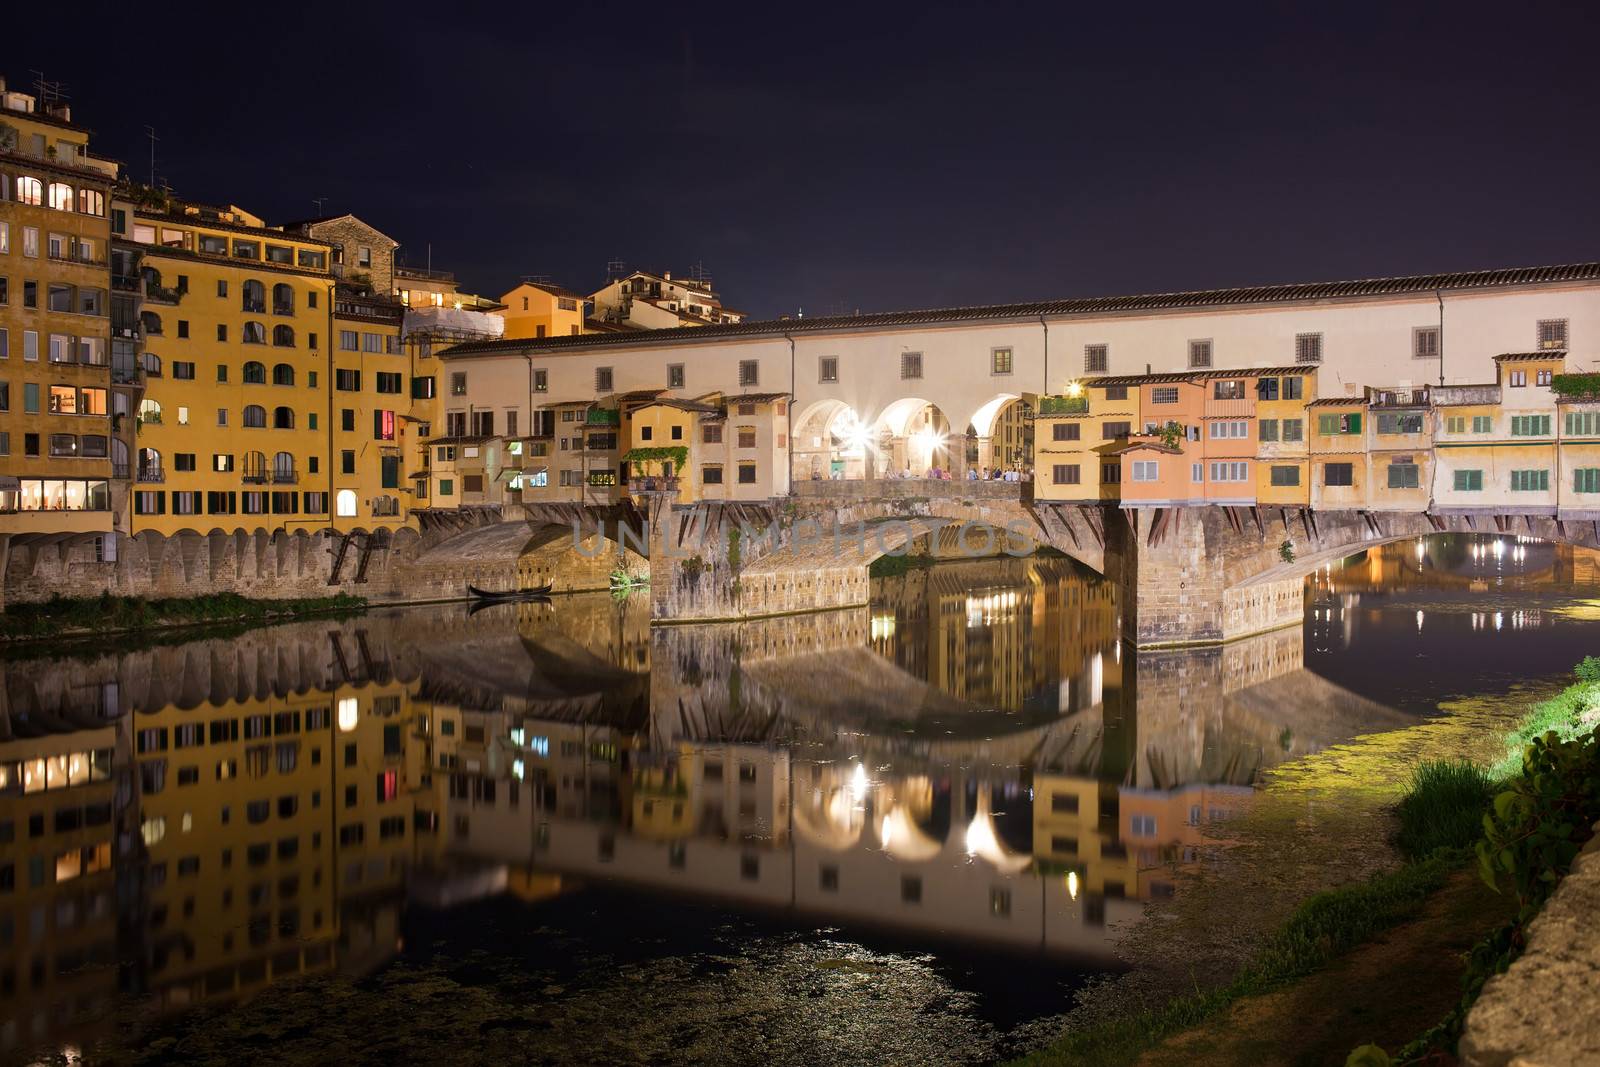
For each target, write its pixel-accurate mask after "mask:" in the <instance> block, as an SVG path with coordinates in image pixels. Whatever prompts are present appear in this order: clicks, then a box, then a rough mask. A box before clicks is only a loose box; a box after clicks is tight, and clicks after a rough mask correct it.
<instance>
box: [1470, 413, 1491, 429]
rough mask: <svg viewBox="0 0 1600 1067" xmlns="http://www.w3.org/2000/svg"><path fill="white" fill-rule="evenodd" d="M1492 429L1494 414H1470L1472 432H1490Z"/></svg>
mask: <svg viewBox="0 0 1600 1067" xmlns="http://www.w3.org/2000/svg"><path fill="white" fill-rule="evenodd" d="M1493 431H1494V416H1493V415H1474V416H1472V432H1473V433H1492V432H1493Z"/></svg>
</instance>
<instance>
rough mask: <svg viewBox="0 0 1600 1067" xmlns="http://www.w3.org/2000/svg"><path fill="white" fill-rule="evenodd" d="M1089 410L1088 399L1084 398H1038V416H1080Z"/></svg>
mask: <svg viewBox="0 0 1600 1067" xmlns="http://www.w3.org/2000/svg"><path fill="white" fill-rule="evenodd" d="M1088 410H1089V398H1088V397H1086V396H1041V397H1040V398H1039V414H1041V415H1081V414H1083V413H1084V412H1086V411H1088Z"/></svg>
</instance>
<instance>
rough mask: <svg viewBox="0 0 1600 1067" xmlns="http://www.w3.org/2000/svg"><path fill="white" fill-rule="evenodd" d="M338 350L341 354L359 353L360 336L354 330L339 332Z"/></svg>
mask: <svg viewBox="0 0 1600 1067" xmlns="http://www.w3.org/2000/svg"><path fill="white" fill-rule="evenodd" d="M339 350H340V351H341V352H359V351H360V350H361V335H360V334H359V333H357V332H356V331H355V330H340V331H339Z"/></svg>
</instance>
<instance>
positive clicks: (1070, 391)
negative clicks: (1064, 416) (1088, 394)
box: [1067, 382, 1083, 397]
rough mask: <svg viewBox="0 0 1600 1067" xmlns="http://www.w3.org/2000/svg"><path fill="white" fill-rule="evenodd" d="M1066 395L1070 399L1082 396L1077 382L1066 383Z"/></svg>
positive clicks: (1081, 388) (1080, 386) (1081, 389)
mask: <svg viewBox="0 0 1600 1067" xmlns="http://www.w3.org/2000/svg"><path fill="white" fill-rule="evenodd" d="M1067 395H1068V396H1070V397H1080V396H1082V395H1083V386H1082V385H1080V384H1078V383H1077V382H1068V383H1067Z"/></svg>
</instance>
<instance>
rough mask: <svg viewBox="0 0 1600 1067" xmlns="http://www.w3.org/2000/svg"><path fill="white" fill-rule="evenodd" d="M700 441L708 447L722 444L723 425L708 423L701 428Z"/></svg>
mask: <svg viewBox="0 0 1600 1067" xmlns="http://www.w3.org/2000/svg"><path fill="white" fill-rule="evenodd" d="M700 440H701V441H703V442H705V443H706V444H708V445H720V444H721V443H722V424H721V423H718V422H711V423H707V424H706V425H704V426H702V427H701V428H700Z"/></svg>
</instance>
